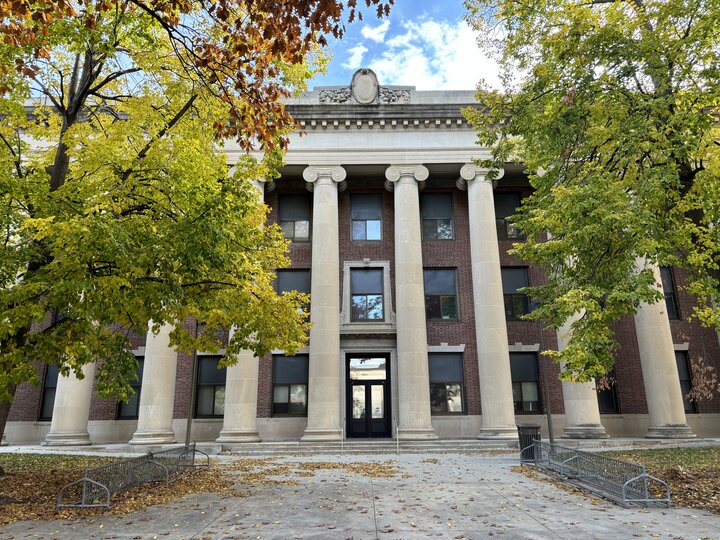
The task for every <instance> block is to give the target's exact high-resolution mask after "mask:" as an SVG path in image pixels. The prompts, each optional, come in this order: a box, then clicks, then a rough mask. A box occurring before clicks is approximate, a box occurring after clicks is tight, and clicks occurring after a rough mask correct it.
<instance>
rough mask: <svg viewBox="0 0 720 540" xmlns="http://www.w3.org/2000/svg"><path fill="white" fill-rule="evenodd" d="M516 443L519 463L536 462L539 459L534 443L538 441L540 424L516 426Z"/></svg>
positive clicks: (539, 438) (537, 449)
mask: <svg viewBox="0 0 720 540" xmlns="http://www.w3.org/2000/svg"><path fill="white" fill-rule="evenodd" d="M517 430H518V441H519V442H520V462H523V461H533V462H534V461H537V459H538V458H539V457H540V455H539V450H540V449H539V448H535V446H534V445H533V442H534V441H540V440H542V438H541V437H540V424H518V425H517Z"/></svg>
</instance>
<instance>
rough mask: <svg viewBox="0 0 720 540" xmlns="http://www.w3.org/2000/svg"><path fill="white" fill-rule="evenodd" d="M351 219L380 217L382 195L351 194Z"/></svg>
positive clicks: (378, 218)
mask: <svg viewBox="0 0 720 540" xmlns="http://www.w3.org/2000/svg"><path fill="white" fill-rule="evenodd" d="M350 204H351V206H352V219H358V220H369V219H376V220H380V219H382V196H381V195H379V194H362V195H352V196H351V198H350Z"/></svg>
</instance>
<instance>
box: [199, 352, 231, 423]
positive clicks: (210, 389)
mask: <svg viewBox="0 0 720 540" xmlns="http://www.w3.org/2000/svg"><path fill="white" fill-rule="evenodd" d="M220 358H222V357H220V356H199V357H198V377H197V403H196V405H195V415H196V416H197V417H201V418H210V417H219V416H222V415H223V413H224V412H225V377H226V372H227V368H218V362H219V361H220Z"/></svg>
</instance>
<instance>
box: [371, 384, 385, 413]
mask: <svg viewBox="0 0 720 540" xmlns="http://www.w3.org/2000/svg"><path fill="white" fill-rule="evenodd" d="M370 402H371V404H372V417H373V418H385V411H384V408H385V387H384V386H383V385H382V384H373V385H371V386H370Z"/></svg>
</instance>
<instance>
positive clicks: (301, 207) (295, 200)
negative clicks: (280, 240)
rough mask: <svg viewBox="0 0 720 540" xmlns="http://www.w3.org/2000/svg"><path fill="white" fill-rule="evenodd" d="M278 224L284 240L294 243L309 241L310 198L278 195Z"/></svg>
mask: <svg viewBox="0 0 720 540" xmlns="http://www.w3.org/2000/svg"><path fill="white" fill-rule="evenodd" d="M278 223H279V224H280V228H281V229H282V230H283V233H284V234H285V238H289V239H291V240H295V241H307V240H310V197H309V196H307V195H280V196H279V198H278Z"/></svg>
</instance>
